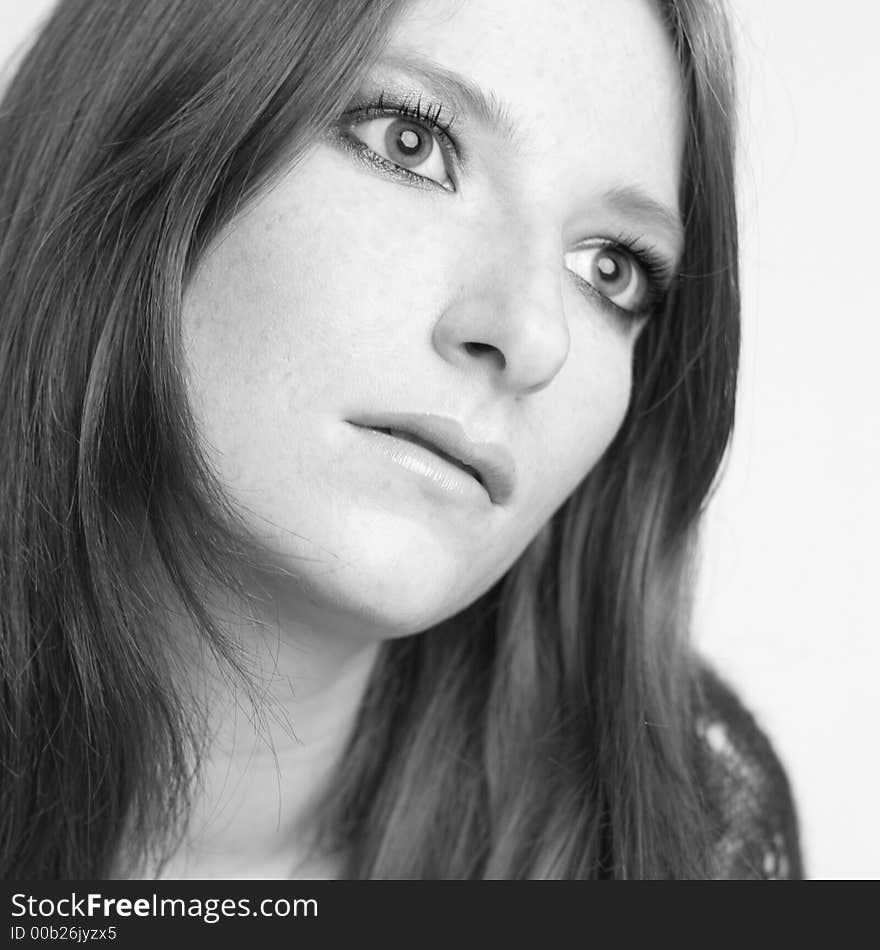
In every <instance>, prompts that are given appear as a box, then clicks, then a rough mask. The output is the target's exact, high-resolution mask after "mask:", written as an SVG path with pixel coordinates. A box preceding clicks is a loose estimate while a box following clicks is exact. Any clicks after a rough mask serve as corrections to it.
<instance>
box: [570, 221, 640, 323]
mask: <svg viewBox="0 0 880 950" xmlns="http://www.w3.org/2000/svg"><path fill="white" fill-rule="evenodd" d="M565 266H566V267H567V268H568V269H569V270H570V271H571V272H572V273H573V274H574V275H575V276H576V277H578V278H580V280H582V281H584V282H585V283H587V284H589V285H590V287H592V288H593V290H595V291H596V292H597V293H599V294H601V295H602V296H603V297H605V298H607V299H608V300H610V301H611V303H613V304H614V305H615V306H616V307H618V308H619V309H621V310H626V311H627V312H630V313H633V314H641V313H642V312H644V311H645V310H646V309H647V307H648V304H649V302H650V300H651V298H652V296H653V295H652V286H651V281H650V279H649V277H648V275H647V274H646V273H645V271H644V269H643V267H642V265H641V264H640V263H639V261H638V259H637V258H636V256H635V254H634V253H633V252H632V251H630V250H628V249H627V248H625V247H622V246H621V245H619V244H615V243H613V242H611V241H606V240H599V239H597V240H594V241H590V242H588V243H586V244H582V245H580V246H579V247H576V248H575V249H574V250H571V251H569V252H568V253H567V254H566V255H565Z"/></svg>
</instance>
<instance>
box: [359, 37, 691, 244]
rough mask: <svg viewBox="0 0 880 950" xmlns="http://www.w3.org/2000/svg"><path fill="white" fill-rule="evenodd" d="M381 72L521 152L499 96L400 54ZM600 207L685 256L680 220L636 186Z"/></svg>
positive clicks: (383, 62)
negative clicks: (393, 73)
mask: <svg viewBox="0 0 880 950" xmlns="http://www.w3.org/2000/svg"><path fill="white" fill-rule="evenodd" d="M376 67H377V68H378V69H382V68H383V67H385V68H390V69H392V70H397V71H400V72H402V73H406V74H407V76H408V77H411V78H413V79H415V80H416V81H417V82H419V83H420V84H421V85H423V86H424V87H425V89H426V90H427V91H428V92H430V93H431V94H432V95H433V96H435V97H436V98H437V99H439V100H440V101H441V102H443V103H445V104H447V105H448V106H449V108H450V109H451V111H452V112H453V115H455V114H457V113H462V114H465V115H469V116H471V117H473V118H474V119H476V120H477V121H478V122H479V123H480V124H481V125H483V126H484V127H485V128H487V129H488V130H489V131H491V132H493V133H495V134H496V135H498V136H499V137H500V138H502V139H504V140H505V141H506V142H507V143H508V144H509V145H510V146H511V147H512V148H514V149H517V150H520V149H521V145H522V140H521V136H520V133H519V130H518V128H517V126H516V123H515V122H514V121H513V118H512V116H511V110H510V109H509V108H508V107H507V106H506V105H505V104H504V103H503V102H502V101H501V100H500V99H499V98H498V97H497V96H496V95H495V94H494V93H491V92H490V93H488V94H487V93H486V92H484V91H483V90H482V89H481V88H480V87H479V86H478V85H477V84H476V83H474V82H472V81H471V80H470V79H467V78H466V77H465V76H462V75H461V74H460V73H456V72H453V71H452V70H449V69H446V68H444V67H443V66H441V65H439V64H438V63H436V62H434V61H433V60H430V59H427V58H425V57H422V56H419V55H416V54H414V53H409V52H404V51H401V50H393V51H391V50H389V51H387V52H386V53H385V54H384V55H383V56H382V57H381V58H380V59H379V61H378V62H377V63H376ZM453 124H454V123H453ZM599 204H600V205H602V206H604V207H606V208H608V209H610V210H611V211H613V212H615V213H617V214H619V215H621V216H623V217H624V218H630V219H632V221H633V223H634V224H638V225H640V226H643V225H648V226H650V227H652V228H653V229H654V230H655V231H659V232H661V233H662V234H663V235H664V236H665V238H666V239H667V241H668V242H669V243H670V245H671V247H672V248H673V249H674V251H675V253H676V254H680V253H681V249H682V247H683V245H684V224H683V223H682V220H681V215H680V214H679V213H678V211H676V210H673V209H672V208H670V207H668V206H667V205H665V204H663V203H662V202H660V201H657V200H656V199H655V198H652V197H651V195H649V194H648V193H647V192H646V191H644V189H642V188H640V187H638V186H636V185H619V186H615V187H611V188H609V189H608V190H607V191H605V192H604V193H603V194H602V195H601V196H600V198H599Z"/></svg>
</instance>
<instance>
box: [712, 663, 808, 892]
mask: <svg viewBox="0 0 880 950" xmlns="http://www.w3.org/2000/svg"><path fill="white" fill-rule="evenodd" d="M703 698H704V705H703V712H702V714H701V715H700V717H699V719H698V721H697V731H698V734H699V736H700V739H701V742H702V746H703V750H704V752H705V787H706V789H707V793H708V799H709V802H710V809H711V813H712V817H713V823H714V824H715V829H716V831H717V839H716V848H717V851H716V856H717V860H718V865H719V868H720V873H719V877H720V878H722V879H726V880H733V879H752V880H754V879H758V880H800V879H802V878H803V876H804V871H803V865H802V861H801V853H800V843H799V840H798V822H797V814H796V810H795V806H794V801H793V799H792V794H791V788H790V786H789V782H788V778H787V776H786V774H785V770H784V768H783V766H782V763H781V762H780V761H779V758H778V757H777V755H776V753H775V752H774V750H773V747H772V746H771V744H770V742H769V740H768V738H767V736H766V735H765V734H764V732H763V731H762V730H761V728H760V727H759V726H758V724H757V723H756V722H755V720H754V718H753V717H752V715H751V714H750V713H749V712H748V711H747V710H746V709H745V708H744V707H743V705H742V704H741V703H740V701H739V700H738V699H737V697H736V695H735V694H734V692H733V691H732V690H731V689H730V688H729V687H728V686H726V685H725V684H724V683H723V682H722V680H721V679H720V678H719V677H718V676H717V674H715V673H713V672H711V671H706V674H705V677H704V681H703Z"/></svg>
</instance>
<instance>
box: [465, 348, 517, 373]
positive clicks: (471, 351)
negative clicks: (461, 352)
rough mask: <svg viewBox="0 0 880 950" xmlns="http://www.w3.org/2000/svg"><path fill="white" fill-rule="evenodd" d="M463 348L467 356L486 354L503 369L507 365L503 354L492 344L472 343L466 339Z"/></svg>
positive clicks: (478, 356)
mask: <svg viewBox="0 0 880 950" xmlns="http://www.w3.org/2000/svg"><path fill="white" fill-rule="evenodd" d="M464 349H465V352H466V353H467V354H468V356H475V357H477V358H478V359H480V358H483V357H486V356H488V357H490V358H491V359H494V360H495V361H496V362H497V363H498V365H499V366H500V367H501V369H504V367H505V366H506V365H507V360H506V359H505V358H504V354H503V353H502V352H501V350H499V349H498V347H497V346H492V345H491V344H490V343H474V342H472V341H468V342H467V343H465V344H464Z"/></svg>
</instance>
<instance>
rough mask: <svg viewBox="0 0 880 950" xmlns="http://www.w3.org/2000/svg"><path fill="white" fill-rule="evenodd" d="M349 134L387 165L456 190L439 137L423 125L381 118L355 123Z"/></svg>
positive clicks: (385, 117)
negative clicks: (387, 163) (389, 164)
mask: <svg viewBox="0 0 880 950" xmlns="http://www.w3.org/2000/svg"><path fill="white" fill-rule="evenodd" d="M348 131H349V134H350V135H351V136H353V137H354V138H356V139H358V140H359V141H360V142H362V143H363V144H364V145H365V146H366V147H367V148H368V149H369V150H370V151H371V152H374V153H375V154H376V155H378V156H379V157H380V158H382V159H384V160H385V161H386V162H390V163H391V164H392V165H395V166H397V167H398V168H401V169H403V170H404V171H406V172H409V173H410V174H412V175H417V176H418V177H420V178H427V179H429V180H430V181H433V182H436V183H437V184H438V185H440V187H441V188H445V189H446V190H447V191H454V190H455V186H454V185H453V183H452V180H451V178H450V177H449V169H448V168H447V166H446V158H445V156H444V154H443V146H442V145H441V144H440V141H439V139H438V137H437V134H436V133H435V132H432V131H431V130H430V129H428V128H426V127H425V125H423V124H422V123H421V122H417V121H415V120H414V119H409V118H406V117H401V116H379V117H377V118H369V119H362V120H360V121H356V122H352V123H351V124H350V125H349V127H348Z"/></svg>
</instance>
